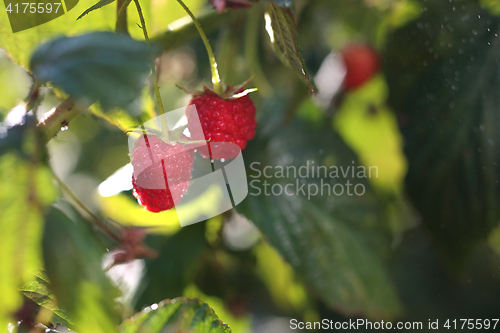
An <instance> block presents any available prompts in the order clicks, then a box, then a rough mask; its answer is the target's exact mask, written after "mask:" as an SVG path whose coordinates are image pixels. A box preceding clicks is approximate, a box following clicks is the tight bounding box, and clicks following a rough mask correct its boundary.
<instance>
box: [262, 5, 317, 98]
mask: <svg viewBox="0 0 500 333" xmlns="http://www.w3.org/2000/svg"><path fill="white" fill-rule="evenodd" d="M278 3H279V4H278ZM266 30H267V33H268V34H269V38H270V39H271V44H272V46H273V49H274V52H275V53H276V55H277V56H278V57H279V58H280V60H281V61H282V62H283V63H284V64H285V65H286V66H288V67H290V68H291V69H292V70H293V71H294V72H295V73H296V74H298V75H299V76H300V78H301V79H302V80H303V81H304V82H305V83H306V84H307V89H308V90H309V93H310V94H315V93H316V88H315V87H314V83H313V82H312V80H310V79H309V74H308V73H307V69H306V65H305V62H304V58H303V57H302V49H301V47H300V44H299V39H298V33H297V23H296V22H295V15H294V13H293V7H292V6H291V3H290V2H288V1H279V2H278V1H272V2H268V3H267V5H266Z"/></svg>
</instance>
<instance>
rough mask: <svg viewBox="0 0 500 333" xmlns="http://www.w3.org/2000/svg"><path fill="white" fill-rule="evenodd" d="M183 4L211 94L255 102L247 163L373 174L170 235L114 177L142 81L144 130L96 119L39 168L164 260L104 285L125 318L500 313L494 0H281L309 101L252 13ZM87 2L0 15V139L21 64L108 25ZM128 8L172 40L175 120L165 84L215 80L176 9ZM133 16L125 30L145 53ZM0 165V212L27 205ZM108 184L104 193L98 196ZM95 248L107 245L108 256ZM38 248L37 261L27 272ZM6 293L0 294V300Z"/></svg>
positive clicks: (278, 321)
mask: <svg viewBox="0 0 500 333" xmlns="http://www.w3.org/2000/svg"><path fill="white" fill-rule="evenodd" d="M185 2H186V4H187V5H188V6H189V8H190V9H191V10H192V11H193V12H194V13H195V14H196V15H197V16H203V17H204V18H205V19H206V22H210V23H206V24H207V25H206V26H208V27H210V29H207V33H208V37H209V39H210V41H211V43H212V46H213V48H214V51H215V55H216V59H217V60H218V63H219V69H220V72H221V76H222V78H223V80H224V81H225V82H226V83H227V84H229V85H234V84H238V83H240V82H243V81H244V80H246V79H247V78H248V77H250V76H253V81H252V83H251V86H252V87H257V88H258V91H257V92H255V93H252V95H251V96H252V99H253V100H254V102H255V104H256V107H257V120H258V128H257V135H256V137H255V139H253V140H252V141H251V142H249V144H248V146H247V148H246V149H245V150H244V151H243V157H244V159H245V163H246V165H247V167H248V166H249V165H250V164H251V163H252V162H260V163H261V164H262V165H263V166H264V165H272V166H276V165H283V166H286V165H295V166H301V165H305V164H306V162H307V161H310V160H314V161H316V162H317V163H318V164H321V165H326V166H332V165H337V166H349V165H352V164H351V163H355V165H364V166H377V167H378V170H379V176H378V177H377V178H370V179H365V180H359V179H357V181H360V182H362V183H363V184H364V185H365V186H366V188H367V193H366V194H365V195H363V196H360V197H357V196H347V195H342V196H339V197H334V196H318V197H315V198H313V199H312V200H307V198H304V197H299V196H297V197H292V198H289V197H287V196H285V195H282V196H269V197H266V196H249V197H247V198H246V199H245V201H244V202H243V203H241V204H240V205H239V206H238V207H237V208H236V210H234V211H231V212H229V213H227V214H223V215H221V216H217V217H214V218H211V219H209V220H208V221H205V222H202V223H198V224H195V225H192V226H188V227H185V228H180V226H179V224H178V221H177V218H176V215H175V212H172V211H170V212H163V213H158V214H155V213H150V212H147V211H145V210H144V209H143V207H141V206H139V205H138V204H137V201H136V200H135V199H134V197H133V196H132V191H131V184H130V180H128V181H127V180H126V179H127V178H124V176H123V174H125V175H127V173H126V172H122V173H118V174H115V172H117V170H119V169H120V168H122V167H124V166H126V165H127V164H128V163H129V161H130V158H129V155H128V146H127V134H126V131H127V130H132V129H133V128H135V126H138V125H139V124H140V122H141V121H143V120H144V119H145V118H144V117H145V115H147V114H148V111H147V110H151V109H152V108H154V107H155V106H154V102H153V99H152V97H150V96H152V93H151V92H152V83H151V82H148V86H147V87H146V88H145V89H144V97H145V98H144V99H143V106H142V111H144V113H143V115H142V118H141V116H139V115H138V114H129V113H126V112H125V111H123V110H121V109H113V110H111V111H106V112H104V111H102V110H100V109H99V107H98V106H94V107H92V109H91V110H89V111H86V112H84V113H83V114H82V115H80V116H79V117H78V118H76V119H75V120H74V121H72V122H71V123H70V124H69V126H68V129H65V130H64V131H61V132H60V133H59V134H58V135H57V137H56V138H54V139H52V140H51V141H50V142H49V144H48V145H47V148H48V160H49V164H50V167H51V168H52V170H53V172H54V173H55V174H57V175H58V176H59V178H61V179H62V180H63V181H64V182H66V183H67V184H68V186H69V187H70V188H71V189H72V190H73V191H74V193H75V194H76V195H77V196H78V197H79V198H80V200H81V201H82V202H83V203H84V204H85V205H86V206H87V207H88V208H89V209H90V210H92V211H93V212H94V213H95V214H97V215H98V216H99V217H102V218H104V219H105V218H110V219H112V220H114V221H117V222H118V223H120V224H122V225H126V226H139V227H150V228H148V236H147V238H146V240H145V243H146V244H147V245H148V246H149V247H151V248H152V249H155V250H157V251H158V253H159V256H158V258H156V259H144V260H142V259H141V260H136V261H134V262H132V263H130V264H128V266H117V267H114V268H113V269H111V270H110V271H109V272H108V274H109V275H110V276H111V277H112V280H113V281H114V282H115V283H116V284H118V285H119V287H120V288H119V289H121V290H122V292H123V293H124V294H123V295H124V296H123V297H122V299H121V303H122V305H123V308H122V309H121V310H120V315H121V316H122V317H124V318H125V317H129V316H130V315H132V314H133V313H135V312H137V311H140V310H141V309H143V308H144V307H146V306H149V305H151V304H153V303H158V302H159V301H161V300H162V299H166V298H175V297H180V296H185V297H188V298H200V299H202V300H203V301H205V302H207V303H208V304H209V305H210V306H211V307H213V308H214V310H215V312H216V313H217V315H218V317H219V318H220V319H221V320H222V321H223V322H226V323H228V324H229V326H230V327H231V328H232V331H233V332H235V333H247V332H258V333H267V332H269V333H271V332H289V331H292V330H291V329H290V324H289V320H290V319H291V318H296V319H298V320H299V321H319V320H321V319H324V318H326V319H331V320H334V321H345V320H349V318H353V319H357V318H368V319H370V320H373V321H375V320H382V319H383V320H390V321H392V322H394V323H396V322H398V321H411V322H417V321H418V322H423V323H424V325H423V327H424V329H423V331H430V329H428V327H427V323H428V320H429V319H430V320H432V321H434V320H436V319H439V321H440V323H441V324H440V325H441V326H440V329H439V330H443V331H446V330H447V329H446V328H444V327H443V326H442V324H443V323H444V322H445V321H446V320H447V319H451V320H453V319H460V318H467V319H469V318H471V319H494V318H499V314H500V257H499V255H500V228H499V227H498V221H499V218H500V183H499V180H500V151H499V150H498V147H500V136H499V134H498V133H500V100H499V99H498V96H499V94H498V92H499V91H500V42H499V40H500V39H499V38H498V31H499V27H500V25H499V24H500V20H499V17H498V16H499V15H500V1H496V0H481V1H473V0H467V1H466V0H463V1H458V0H449V1H440V0H420V1H417V0H296V1H294V6H295V16H296V18H297V31H298V39H299V41H300V44H301V47H302V53H301V54H302V56H303V57H304V59H305V63H306V65H307V68H308V70H309V75H310V76H311V78H314V79H315V81H316V86H317V88H318V91H319V93H318V94H317V95H316V96H309V95H308V94H307V89H306V85H305V84H304V83H303V82H302V81H301V79H300V78H299V77H298V76H297V75H295V73H293V71H292V70H291V69H289V68H287V67H286V66H284V65H283V64H282V63H281V62H280V61H279V59H278V57H276V55H275V54H274V53H273V51H272V48H271V43H270V42H269V37H268V35H267V32H266V28H265V21H264V10H265V5H264V3H262V2H258V3H256V4H254V6H253V7H252V8H251V9H249V10H244V11H230V12H229V13H225V14H222V15H221V16H219V15H218V14H216V13H215V12H214V11H213V9H211V7H210V5H209V4H208V3H207V1H205V0H186V1H185ZM93 4H94V0H81V1H80V2H79V3H78V5H77V6H76V7H75V8H74V9H73V10H71V11H70V12H68V13H67V14H65V15H63V16H62V17H60V18H58V19H56V20H54V21H51V22H49V23H47V24H44V25H42V26H39V27H36V28H32V29H29V30H26V31H22V32H19V33H16V34H12V32H10V26H9V25H8V21H7V16H6V15H5V13H3V14H1V15H0V47H2V48H3V49H4V50H1V52H0V120H1V121H2V122H3V123H2V124H3V126H12V125H14V124H16V123H18V122H19V119H20V117H21V118H22V116H23V114H24V112H23V110H24V111H25V101H26V96H27V95H28V93H29V90H30V86H31V84H32V81H31V76H30V74H29V72H28V70H27V66H28V60H29V57H30V55H31V54H32V52H33V51H34V50H35V48H36V47H37V46H38V45H40V44H41V43H43V42H46V41H48V40H50V39H51V38H54V37H55V36H58V35H61V34H65V35H69V36H72V35H77V34H81V33H85V32H90V31H95V30H105V31H109V30H113V28H114V24H115V19H116V17H115V16H116V4H111V5H108V6H105V7H103V8H101V9H98V10H96V11H93V12H91V13H90V14H88V15H87V16H85V17H83V18H82V19H80V20H78V21H76V17H78V16H79V15H80V14H81V13H82V12H83V11H84V10H85V9H87V8H89V7H90V6H92V5H93ZM141 5H142V6H143V10H144V14H145V18H146V24H147V28H148V32H149V34H150V36H153V37H154V36H157V35H159V34H161V33H163V32H165V31H167V30H169V29H171V30H173V31H174V33H173V35H174V37H172V38H171V39H168V40H167V44H165V45H163V51H164V52H163V54H162V55H161V56H160V57H159V58H158V59H157V61H156V66H157V71H158V77H159V84H160V91H161V96H162V100H163V104H164V107H165V109H166V110H174V109H177V108H180V107H183V106H185V105H187V103H188V102H189V99H190V96H189V95H187V94H186V93H185V92H184V91H182V90H181V89H179V88H178V87H177V86H176V85H179V86H182V87H185V88H187V89H196V88H199V87H201V84H202V82H203V80H205V82H209V81H210V79H209V78H210V68H209V62H208V58H207V55H206V51H205V49H204V46H203V43H202V41H201V39H200V38H199V37H197V36H196V35H194V36H193V37H192V38H191V37H190V38H183V37H181V38H177V39H176V38H175V30H176V27H178V26H179V25H181V24H187V23H189V22H190V20H189V19H187V18H186V17H185V12H184V11H183V10H182V8H181V7H180V6H179V5H178V3H177V2H176V1H174V0H151V1H149V0H144V1H141ZM132 7H133V6H131V8H130V9H129V16H128V28H129V32H130V34H131V36H132V37H134V38H136V39H141V40H142V39H144V37H143V35H142V30H141V29H139V28H138V27H137V23H138V22H139V18H138V17H137V14H136V11H135V8H132ZM207 17H208V18H207ZM179 19H181V20H180V21H176V20H179ZM169 26H170V28H169ZM169 43H170V44H169ZM352 43H363V44H367V45H371V46H372V47H374V49H376V50H377V51H378V52H379V54H380V57H381V60H382V65H381V70H380V72H379V73H378V74H377V75H375V76H374V77H373V78H371V79H370V80H369V81H368V82H366V83H365V84H364V85H363V86H361V87H360V88H358V89H356V90H354V91H349V92H347V93H345V95H344V97H343V99H341V100H337V102H338V103H337V102H336V99H337V98H338V93H339V91H338V89H339V87H340V84H341V82H342V68H341V66H342V64H341V62H340V57H339V52H340V50H341V49H342V48H343V47H345V46H346V45H349V44H352ZM339 66H340V67H339ZM43 94H44V98H43V102H42V104H41V105H40V107H39V108H38V114H37V116H38V117H39V118H40V117H41V116H42V115H43V114H44V113H45V112H48V111H49V110H51V109H52V108H53V107H55V106H56V105H58V104H59V103H60V102H61V101H62V100H63V98H62V96H63V95H64V93H61V91H59V90H52V89H49V88H43ZM1 152H2V154H5V155H2V157H1V158H2V161H3V162H1V163H0V165H2V168H3V169H2V171H1V172H2V179H1V182H2V183H0V188H1V187H2V186H3V187H4V189H3V190H2V191H3V192H2V193H3V194H2V195H4V196H3V197H2V198H4V199H5V198H7V199H5V201H4V203H3V204H4V207H2V206H0V209H1V210H4V212H7V208H6V207H7V206H6V205H8V204H9V200H10V199H9V198H10V196H16V195H19V196H23V195H24V194H23V193H22V191H23V189H22V186H16V184H15V183H12V184H11V185H10V187H7V185H4V184H7V183H4V180H5V179H7V178H8V177H9V175H10V174H12V172H13V171H12V170H14V169H15V168H16V165H15V164H9V163H7V162H6V161H7V159H6V158H5V156H6V155H7V153H6V152H5V151H4V150H2V151H1ZM9 168H10V169H9ZM247 173H248V174H251V171H250V169H247ZM113 174H115V179H117V182H115V183H112V182H110V181H109V179H110V178H109V177H110V176H112V175H113ZM107 179H108V182H107V183H103V182H105V181H106V180H107ZM308 181H311V182H315V181H316V180H314V179H313V180H308ZM12 182H13V181H12ZM270 182H271V183H276V184H286V183H287V182H290V179H279V178H276V179H271V180H270ZM56 187H57V186H56ZM51 195H52V197H55V195H54V194H53V193H52V194H51ZM61 196H62V195H61ZM205 200H206V202H210V200H211V198H210V197H206V198H205ZM48 201H49V202H50V199H48ZM70 201H71V200H70ZM206 202H205V204H207V203H206ZM202 205H203V203H200V204H199V206H200V207H201V206H202ZM193 209H194V210H196V209H202V208H199V207H193ZM9 221H10V222H9ZM12 221H13V220H8V219H5V222H4V223H5V224H6V225H7V223H11V222H12ZM14 221H15V219H14ZM6 229H7V230H10V231H9V232H12V234H8V233H6V234H5V235H3V236H2V237H5V238H8V237H10V236H12V235H18V234H16V232H17V231H16V230H17V229H15V230H11V229H12V228H10V229H9V228H8V227H7V226H6ZM40 233H41V231H40ZM18 236H19V235H18ZM16 237H17V236H16ZM19 237H24V236H19ZM37 237H38V238H40V235H38V236H37ZM92 237H93V238H95V239H98V240H99V241H100V242H101V243H103V244H104V247H105V248H107V249H112V248H113V247H114V245H115V244H113V243H112V242H111V241H109V240H106V239H103V237H100V236H96V235H95V233H92ZM35 238H36V237H35ZM38 238H37V239H38ZM55 239H57V237H55ZM54 241H55V242H56V240H54ZM7 243H9V242H7ZM9 244H11V245H10V246H11V247H8V244H7V245H4V246H5V248H4V249H2V248H0V253H2V262H3V264H4V265H6V266H8V265H11V264H12V262H13V260H14V259H12V258H14V256H11V255H10V254H11V253H13V252H14V249H16V246H17V244H18V243H17V241H16V242H14V241H11V242H10V243H9ZM21 246H22V245H21ZM62 250H63V249H61V251H62ZM39 252H40V253H39V254H38V255H37V256H38V257H37V260H34V261H33V262H36V263H39V262H41V257H42V254H41V252H42V251H41V250H40V251H39ZM4 257H5V260H4ZM45 260H47V259H45ZM66 260H71V259H70V258H69V257H68V258H66ZM12 265H13V264H12ZM32 267H38V266H37V264H33V265H32ZM6 271H7V273H6V274H9V273H8V272H10V270H9V269H8V270H6ZM14 271H15V270H12V272H14ZM23 279H24V278H23ZM24 280H26V279H24ZM28 280H29V278H28ZM4 281H6V280H4ZM8 285H9V284H8V283H6V282H3V284H2V285H0V286H2V287H3V288H5V291H1V292H2V293H3V292H6V291H7V289H6V288H7V286H8ZM75 297H78V294H75ZM16 302H17V303H14V305H9V306H11V307H14V308H15V307H19V306H20V302H21V298H19V300H18V301H16ZM82 304H83V303H82ZM5 306H7V305H5ZM80 306H81V307H82V308H81V309H79V311H86V310H84V308H85V307H84V305H81V304H80ZM37 311H38V310H37ZM499 327H500V325H499ZM497 329H498V327H497Z"/></svg>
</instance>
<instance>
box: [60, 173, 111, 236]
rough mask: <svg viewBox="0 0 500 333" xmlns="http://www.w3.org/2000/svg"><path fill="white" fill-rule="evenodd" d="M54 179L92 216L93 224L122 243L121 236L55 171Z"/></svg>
mask: <svg viewBox="0 0 500 333" xmlns="http://www.w3.org/2000/svg"><path fill="white" fill-rule="evenodd" d="M53 177H54V179H55V180H56V181H57V183H58V184H59V186H60V187H61V189H62V190H63V191H64V192H65V193H66V194H67V195H68V196H69V197H70V198H71V199H72V200H73V201H74V202H75V204H76V205H77V206H78V207H80V208H81V209H82V210H83V211H84V212H85V213H87V215H88V216H89V217H90V221H91V222H92V224H93V225H95V226H96V227H97V228H99V229H100V230H101V231H102V232H104V233H105V234H106V235H108V236H109V237H110V238H111V239H113V240H114V241H116V242H117V243H120V242H121V240H120V237H118V236H117V235H116V234H115V233H114V232H113V231H111V230H110V229H109V228H108V226H107V225H106V223H104V222H103V221H102V220H101V219H100V218H99V217H97V215H95V214H94V213H93V212H92V211H91V210H90V209H89V208H88V207H87V206H86V205H85V204H84V203H83V202H82V201H81V200H80V199H79V198H78V196H77V195H76V194H75V193H74V192H73V191H72V190H71V189H70V188H69V186H68V185H67V184H66V183H65V182H64V181H63V180H62V179H60V178H59V177H57V175H56V174H55V173H53Z"/></svg>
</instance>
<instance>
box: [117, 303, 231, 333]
mask: <svg viewBox="0 0 500 333" xmlns="http://www.w3.org/2000/svg"><path fill="white" fill-rule="evenodd" d="M120 332H121V333H160V332H161V333H174V332H183V333H184V332H185V333H231V329H230V328H229V326H227V324H224V323H222V322H221V321H220V320H219V318H218V317H217V315H216V314H215V312H214V310H213V309H212V308H211V307H210V306H209V305H208V304H206V303H204V302H203V301H201V300H199V299H193V300H190V299H187V298H176V299H173V300H164V301H162V302H160V303H158V304H154V305H152V306H151V307H148V308H146V309H144V310H143V311H142V312H139V313H138V314H136V315H135V316H134V317H132V318H131V319H128V320H126V321H125V322H123V324H122V325H121V330H120Z"/></svg>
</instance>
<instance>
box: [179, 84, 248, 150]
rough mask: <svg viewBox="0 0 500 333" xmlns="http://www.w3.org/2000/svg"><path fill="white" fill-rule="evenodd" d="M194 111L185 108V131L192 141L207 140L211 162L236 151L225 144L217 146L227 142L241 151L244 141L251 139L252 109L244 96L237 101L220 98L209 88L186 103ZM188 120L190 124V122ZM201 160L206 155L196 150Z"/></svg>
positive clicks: (244, 144) (246, 96) (245, 142)
mask: <svg viewBox="0 0 500 333" xmlns="http://www.w3.org/2000/svg"><path fill="white" fill-rule="evenodd" d="M189 105H194V106H196V110H195V108H189V107H188V108H187V118H188V128H189V131H190V133H191V135H192V137H193V138H194V139H195V140H200V139H201V140H203V139H205V140H208V141H209V144H210V149H211V157H212V158H214V159H222V158H224V159H229V158H235V157H236V156H237V155H238V152H239V151H238V150H237V149H236V150H235V149H231V148H230V147H228V146H229V145H227V144H226V145H224V144H217V143H225V142H230V143H234V144H236V145H238V146H239V147H240V148H241V149H243V148H245V146H246V144H247V141H248V140H250V139H252V138H253V137H254V136H255V127H256V126H257V121H256V120H255V112H256V110H255V106H254V104H253V101H252V100H251V99H250V96H249V95H248V94H247V95H245V96H242V97H238V98H222V97H221V96H218V95H217V94H215V93H214V92H211V91H210V90H209V89H205V92H204V93H202V94H200V95H195V96H193V98H192V99H191V101H190V102H189ZM196 112H198V117H199V119H200V123H201V128H202V130H203V133H204V137H203V136H202V134H201V133H198V132H199V131H198V130H197V127H196V124H195V122H193V121H192V119H196ZM190 119H191V121H190ZM200 152H201V153H202V155H204V157H207V156H208V154H207V153H206V152H203V150H201V151H200Z"/></svg>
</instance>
